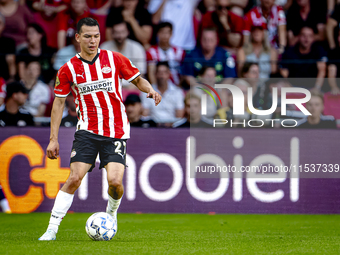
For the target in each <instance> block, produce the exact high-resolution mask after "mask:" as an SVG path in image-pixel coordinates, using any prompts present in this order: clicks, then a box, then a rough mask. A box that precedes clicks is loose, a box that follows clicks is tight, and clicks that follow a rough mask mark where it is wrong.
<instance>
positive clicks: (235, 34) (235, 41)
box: [201, 0, 243, 48]
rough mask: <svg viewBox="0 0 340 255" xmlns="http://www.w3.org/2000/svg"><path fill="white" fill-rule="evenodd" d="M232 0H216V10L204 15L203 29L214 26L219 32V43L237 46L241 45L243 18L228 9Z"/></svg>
mask: <svg viewBox="0 0 340 255" xmlns="http://www.w3.org/2000/svg"><path fill="white" fill-rule="evenodd" d="M229 2H230V0H216V11H213V12H208V13H206V14H204V15H203V17H202V23H201V29H205V28H211V27H214V28H216V30H217V33H218V39H219V45H220V46H224V47H228V48H235V47H239V46H240V45H241V41H242V30H243V19H242V17H240V16H238V15H236V14H234V13H233V12H231V11H229V10H228V9H229V8H230V7H231V6H230V4H229Z"/></svg>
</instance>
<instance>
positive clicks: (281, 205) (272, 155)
mask: <svg viewBox="0 0 340 255" xmlns="http://www.w3.org/2000/svg"><path fill="white" fill-rule="evenodd" d="M208 133H209V135H207V130H206V129H200V130H197V131H195V132H190V131H189V130H184V129H182V130H180V129H132V131H131V137H132V139H130V140H129V141H128V143H127V153H128V156H127V165H128V167H127V169H126V174H125V176H124V185H125V194H124V197H123V200H124V202H123V203H122V205H121V207H120V209H119V211H120V212H142V213H148V212H164V213H166V212H169V213H209V212H215V213H325V214H328V213H340V205H339V200H340V192H339V191H340V185H339V184H340V179H339V178H338V176H340V172H339V152H338V148H339V141H340V133H339V132H338V131H336V130H335V131H327V133H326V132H325V131H322V130H316V131H306V130H289V132H287V131H286V130H249V129H242V130H240V129H237V130H225V129H223V130H222V129H214V130H211V129H210V130H209V132H208ZM73 135H74V130H73V129H68V128H62V129H61V130H60V137H59V143H60V147H61V150H60V157H59V158H58V160H49V159H47V158H46V155H45V150H46V147H47V145H48V137H49V129H48V128H3V129H2V132H1V133H0V143H1V145H0V182H1V185H2V187H3V190H4V192H5V194H6V196H7V198H8V200H9V203H10V206H11V208H12V210H13V212H15V213H29V212H33V211H38V212H47V211H50V210H51V208H52V205H53V201H54V198H55V197H56V195H57V192H58V190H59V188H60V185H61V184H62V183H64V182H65V181H66V179H67V177H68V174H69V171H70V170H69V159H70V153H71V146H72V142H71V141H72V140H73ZM211 159H213V160H214V162H208V161H209V160H210V161H211ZM213 163H214V164H215V166H214V168H213V167H212V164H213ZM268 163H269V164H268ZM98 166H99V164H97V165H96V168H95V169H94V170H93V171H92V172H91V173H89V174H87V175H86V177H85V178H84V180H83V182H82V185H81V187H80V188H79V190H78V191H77V192H76V196H75V198H74V202H73V204H72V207H71V209H70V210H71V211H75V212H94V211H101V210H102V211H103V210H104V209H105V207H106V201H107V182H106V175H105V170H100V169H98ZM209 166H210V168H208V170H207V167H209ZM242 167H243V168H242ZM252 167H253V168H254V167H257V168H255V169H257V170H259V167H261V171H260V173H259V171H257V172H253V171H252V170H251V169H252ZM241 168H242V169H243V171H233V169H241ZM294 168H295V171H294ZM228 169H229V170H228ZM313 169H315V170H313ZM318 169H319V170H318ZM323 169H326V170H327V172H330V175H324V173H323ZM276 170H277V171H276ZM321 173H322V174H323V175H319V174H321ZM221 176H222V178H220V177H221ZM320 177H321V178H320Z"/></svg>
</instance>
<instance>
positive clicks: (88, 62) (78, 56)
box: [76, 49, 100, 65]
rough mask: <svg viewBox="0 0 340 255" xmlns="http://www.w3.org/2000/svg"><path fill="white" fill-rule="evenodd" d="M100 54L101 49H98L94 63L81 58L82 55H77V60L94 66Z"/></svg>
mask: <svg viewBox="0 0 340 255" xmlns="http://www.w3.org/2000/svg"><path fill="white" fill-rule="evenodd" d="M99 53H100V49H98V51H97V55H96V56H95V57H94V58H93V59H92V61H88V60H86V59H83V58H82V57H81V56H80V53H77V55H76V56H77V58H79V59H80V60H81V61H83V62H85V63H86V64H89V65H93V64H94V63H95V62H96V60H97V59H98V57H99Z"/></svg>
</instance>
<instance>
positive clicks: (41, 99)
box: [24, 80, 51, 116]
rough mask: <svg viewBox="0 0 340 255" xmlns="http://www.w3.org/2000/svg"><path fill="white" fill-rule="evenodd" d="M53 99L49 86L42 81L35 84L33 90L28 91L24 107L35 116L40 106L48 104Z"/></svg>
mask: <svg viewBox="0 0 340 255" xmlns="http://www.w3.org/2000/svg"><path fill="white" fill-rule="evenodd" d="M50 100H51V92H50V90H49V88H48V86H47V85H46V84H45V83H43V82H42V81H40V80H38V82H37V83H36V84H35V85H34V86H33V88H32V90H31V91H30V92H29V93H28V99H27V101H26V103H25V104H24V109H26V110H27V111H29V113H30V114H32V115H33V116H35V115H37V113H38V108H39V106H40V105H41V104H48V103H49V102H50Z"/></svg>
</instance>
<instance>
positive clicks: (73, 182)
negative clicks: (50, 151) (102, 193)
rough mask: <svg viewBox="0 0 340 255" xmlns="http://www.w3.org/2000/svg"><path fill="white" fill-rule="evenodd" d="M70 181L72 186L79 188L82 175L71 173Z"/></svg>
mask: <svg viewBox="0 0 340 255" xmlns="http://www.w3.org/2000/svg"><path fill="white" fill-rule="evenodd" d="M69 183H70V185H71V186H73V187H77V188H78V187H79V186H80V184H81V177H80V176H79V175H77V174H73V175H70V177H69Z"/></svg>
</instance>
